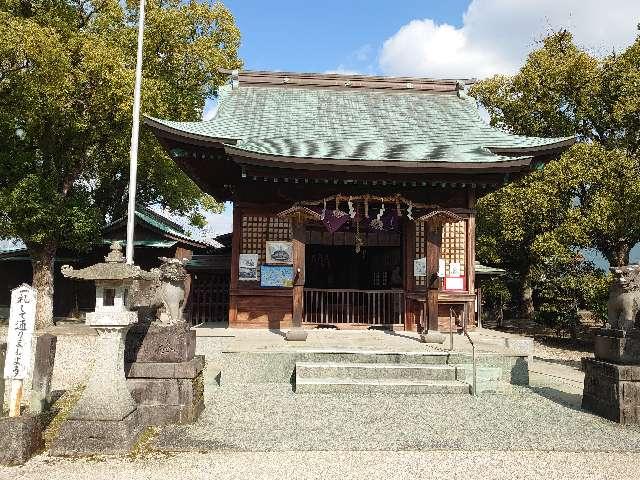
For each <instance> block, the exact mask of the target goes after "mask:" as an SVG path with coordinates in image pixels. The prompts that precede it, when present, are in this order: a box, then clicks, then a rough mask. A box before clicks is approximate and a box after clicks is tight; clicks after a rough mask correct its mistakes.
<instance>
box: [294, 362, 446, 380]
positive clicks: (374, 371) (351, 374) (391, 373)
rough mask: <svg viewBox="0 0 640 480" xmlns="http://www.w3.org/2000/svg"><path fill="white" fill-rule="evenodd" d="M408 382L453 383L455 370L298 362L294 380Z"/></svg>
mask: <svg viewBox="0 0 640 480" xmlns="http://www.w3.org/2000/svg"><path fill="white" fill-rule="evenodd" d="M327 377H329V378H345V379H376V380H377V379H409V380H455V379H456V369H455V367H453V366H449V365H428V364H427V365H420V364H410V363H393V364H391V363H353V362H345V363H342V362H297V363H296V379H297V380H298V381H299V380H300V379H305V378H327Z"/></svg>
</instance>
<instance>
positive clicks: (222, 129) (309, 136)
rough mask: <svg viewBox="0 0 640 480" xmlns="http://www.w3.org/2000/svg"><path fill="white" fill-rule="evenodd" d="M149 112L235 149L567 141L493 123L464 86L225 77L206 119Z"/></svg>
mask: <svg viewBox="0 0 640 480" xmlns="http://www.w3.org/2000/svg"><path fill="white" fill-rule="evenodd" d="M150 120H151V122H152V124H154V123H155V124H156V125H157V126H159V127H160V128H163V127H164V128H163V129H166V130H169V131H172V132H173V133H176V134H178V135H186V136H191V137H196V138H198V139H199V140H207V139H212V140H216V141H221V142H223V143H224V144H226V145H229V146H230V148H232V149H236V150H240V151H241V152H242V151H246V152H252V153H256V154H263V155H276V156H285V157H310V158H321V159H322V158H324V159H343V160H344V159H349V160H370V161H375V160H383V161H385V160H386V161H413V162H453V163H458V162H472V163H473V162H497V161H504V160H513V159H514V156H513V155H514V153H515V154H516V155H520V156H523V157H528V156H530V152H531V151H532V150H538V149H543V150H544V149H546V148H553V147H556V146H558V147H560V146H565V145H568V144H570V143H572V142H573V141H574V139H573V137H564V138H537V137H524V136H518V135H511V134H509V133H506V132H503V131H501V130H498V129H496V128H493V127H491V126H489V125H488V124H487V123H486V122H484V121H483V120H482V118H481V117H480V114H479V112H478V109H477V107H476V105H475V101H474V100H473V99H471V98H468V97H466V96H465V95H464V93H461V95H460V96H458V95H456V94H442V93H425V92H415V93H411V92H409V93H407V92H395V91H380V90H348V89H343V90H337V89H329V88H301V87H294V86H243V85H242V84H240V86H239V87H238V88H234V89H232V88H231V86H230V85H227V86H224V87H222V88H221V89H220V99H219V108H218V111H217V112H216V115H215V116H214V117H213V118H212V119H211V120H207V121H202V122H174V121H169V120H159V119H150ZM492 149H495V150H496V152H495V153H492ZM498 150H499V151H498ZM503 150H508V151H509V152H510V153H511V156H510V157H507V156H505V155H502V154H501V153H504V152H502V151H503ZM518 152H521V153H518ZM174 153H176V154H177V153H178V152H174Z"/></svg>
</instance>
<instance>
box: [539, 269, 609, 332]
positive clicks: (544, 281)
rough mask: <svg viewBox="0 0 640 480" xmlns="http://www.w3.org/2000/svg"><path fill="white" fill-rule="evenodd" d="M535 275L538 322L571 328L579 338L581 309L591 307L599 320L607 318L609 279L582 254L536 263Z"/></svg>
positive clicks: (559, 330) (566, 329)
mask: <svg viewBox="0 0 640 480" xmlns="http://www.w3.org/2000/svg"><path fill="white" fill-rule="evenodd" d="M534 278H535V280H534V282H533V287H534V292H535V295H534V299H535V303H536V307H537V308H536V313H535V317H534V318H535V320H536V321H537V322H538V323H541V324H542V325H546V326H550V327H553V328H555V329H556V330H557V331H558V332H562V331H568V332H569V333H570V334H571V336H572V337H574V338H575V337H576V336H577V333H578V330H579V329H580V315H579V310H582V309H588V310H590V311H592V312H593V313H594V315H595V316H596V317H597V319H598V320H600V321H603V320H604V319H606V313H605V312H606V303H607V294H608V288H609V279H608V276H607V275H605V274H604V272H602V271H601V270H599V269H597V268H596V267H594V265H593V264H591V263H589V262H585V261H584V260H583V259H581V258H579V257H576V258H574V259H571V260H567V259H564V258H554V257H551V258H547V259H545V261H544V262H541V263H540V264H539V265H537V266H536V275H535V277H534Z"/></svg>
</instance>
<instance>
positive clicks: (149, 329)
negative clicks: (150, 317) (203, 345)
mask: <svg viewBox="0 0 640 480" xmlns="http://www.w3.org/2000/svg"><path fill="white" fill-rule="evenodd" d="M195 352H196V332H195V331H192V330H191V328H190V326H189V325H188V324H187V323H186V322H179V323H175V324H173V325H161V324H155V323H142V324H137V325H134V326H133V327H132V328H131V329H130V330H129V332H128V334H127V345H126V350H125V362H126V363H134V362H136V363H152V362H154V363H179V362H188V361H190V360H192V359H193V356H194V355H195Z"/></svg>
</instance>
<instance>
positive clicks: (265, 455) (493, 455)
mask: <svg viewBox="0 0 640 480" xmlns="http://www.w3.org/2000/svg"><path fill="white" fill-rule="evenodd" d="M638 475H640V467H639V466H638V455H637V454H636V453H631V454H629V453H604V452H603V453H575V452H569V453H567V452H495V451H493V452H491V451H486V452H455V451H454V452H445V451H431V452H383V451H376V452H213V453H204V454H200V453H189V454H180V455H175V456H166V455H159V456H158V455H155V456H150V457H147V458H143V459H136V460H135V461H132V460H131V459H128V458H125V459H112V460H108V461H102V460H64V459H51V458H48V457H46V456H40V457H37V458H36V459H34V460H32V461H31V462H29V463H28V464H27V465H26V466H25V467H20V468H14V469H1V468H0V479H2V480H5V479H6V480H15V479H16V478H24V479H33V480H40V479H41V480H87V479H91V480H120V479H127V480H169V479H189V480H205V479H206V480H209V479H216V480H259V479H270V480H271V479H272V480H288V479H296V480H316V479H317V480H334V479H335V480H355V479H366V480H402V479H407V480H409V479H410V480H417V479H429V478H443V479H447V480H490V479H505V480H506V479H509V480H518V479H527V480H564V479H566V480H576V479H580V480H596V479H597V480H617V479H620V480H622V479H624V480H626V479H629V480H637V478H638Z"/></svg>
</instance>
